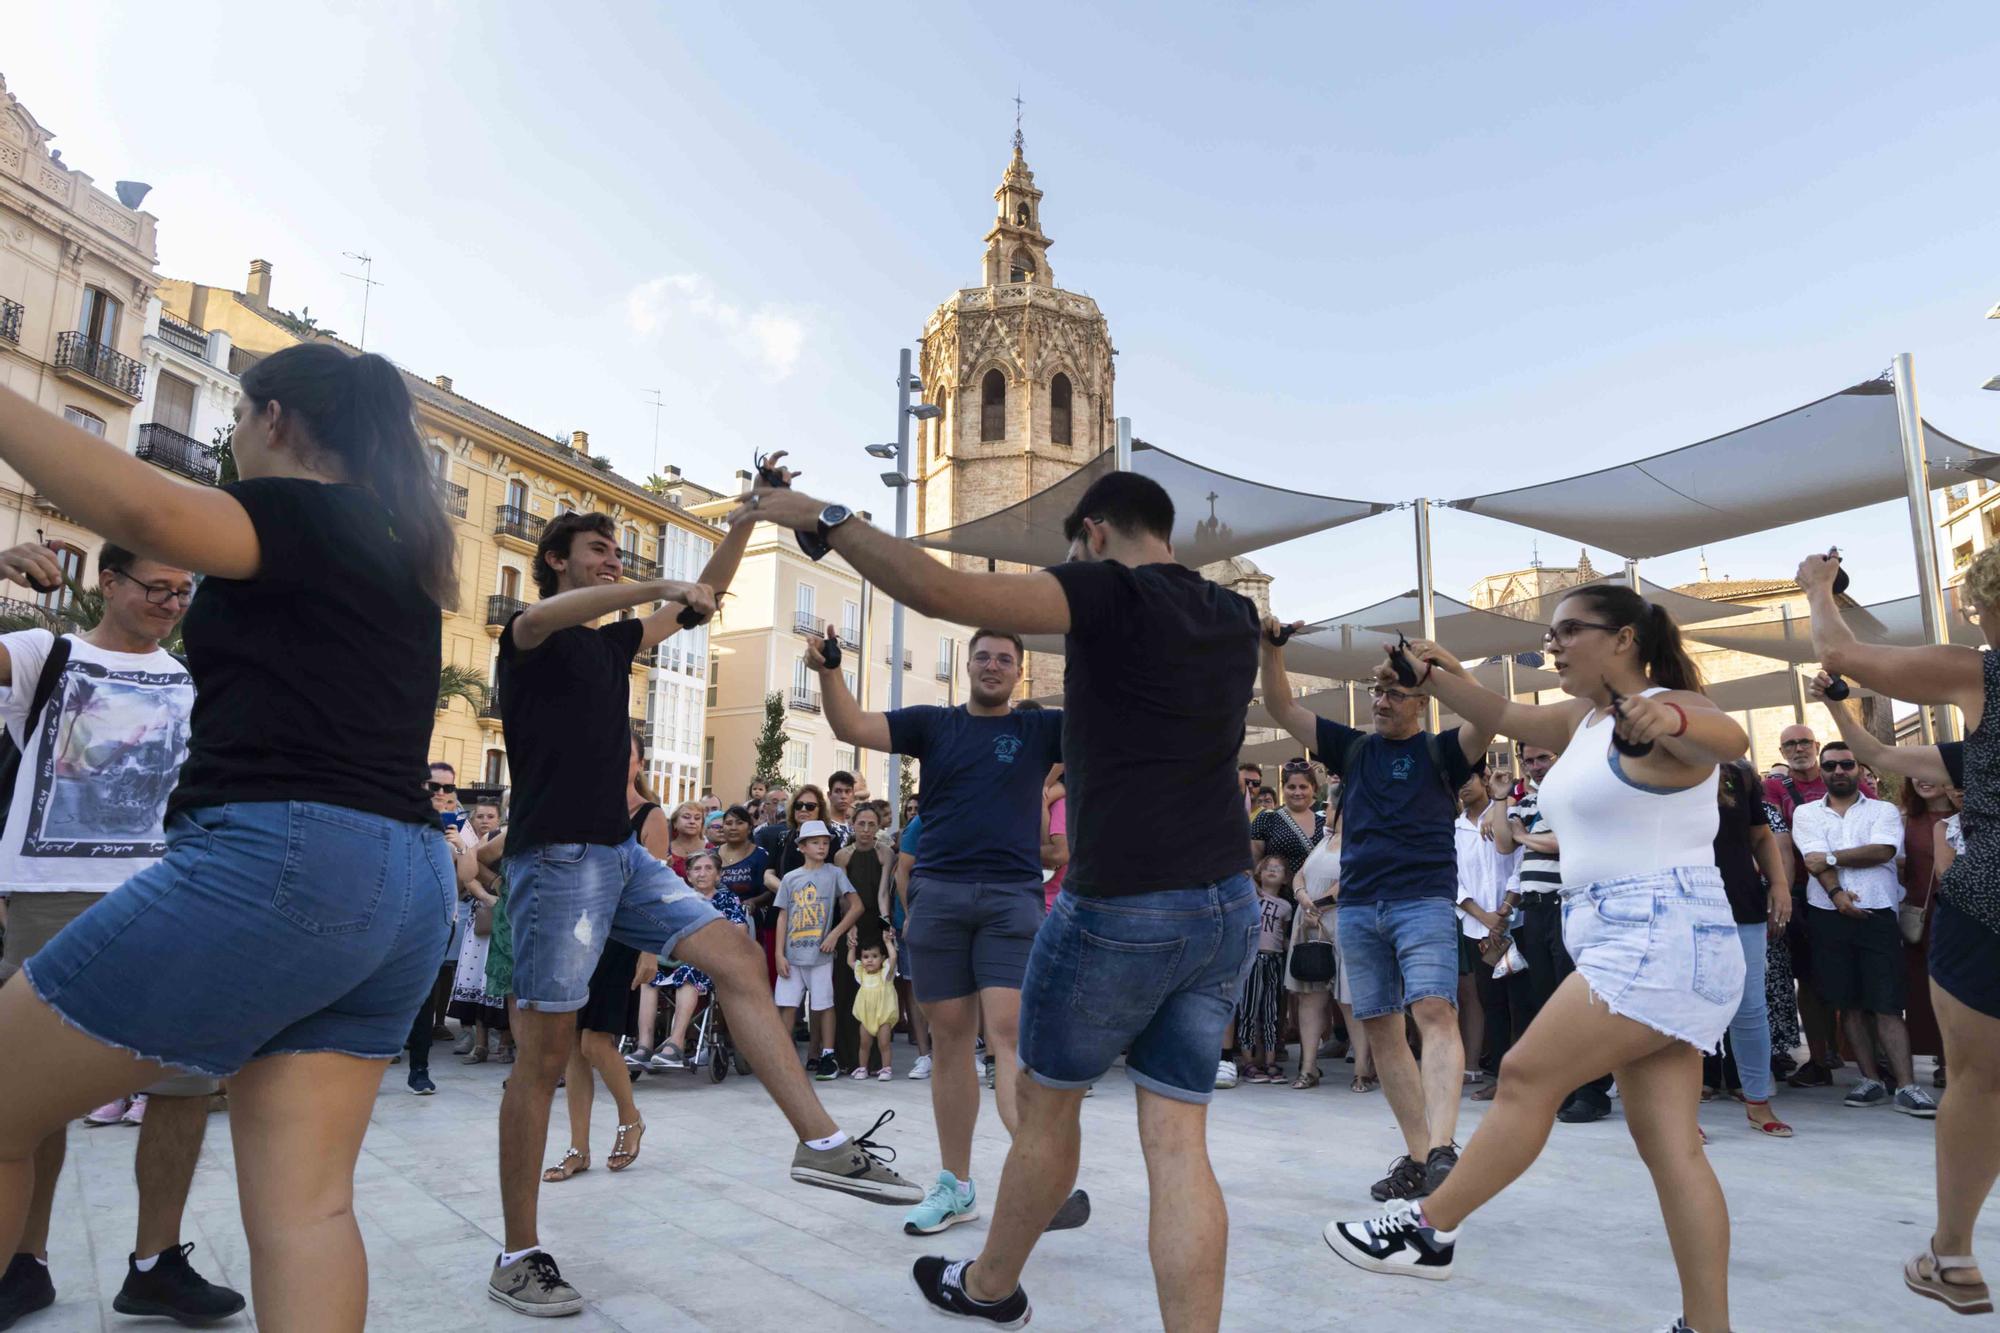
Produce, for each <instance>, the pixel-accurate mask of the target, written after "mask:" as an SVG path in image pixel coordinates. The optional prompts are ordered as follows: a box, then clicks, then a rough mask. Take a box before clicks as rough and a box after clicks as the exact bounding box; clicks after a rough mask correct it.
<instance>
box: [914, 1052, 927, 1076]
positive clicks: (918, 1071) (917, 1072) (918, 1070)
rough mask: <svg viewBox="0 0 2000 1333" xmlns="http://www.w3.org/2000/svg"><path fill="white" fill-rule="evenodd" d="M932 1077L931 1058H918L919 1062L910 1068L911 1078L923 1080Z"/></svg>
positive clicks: (925, 1056) (921, 1056)
mask: <svg viewBox="0 0 2000 1333" xmlns="http://www.w3.org/2000/svg"><path fill="white" fill-rule="evenodd" d="M930 1076H931V1058H930V1057H929V1056H928V1055H920V1056H918V1057H917V1062H916V1063H915V1064H913V1065H911V1066H910V1077H911V1078H917V1079H923V1078H929V1077H930Z"/></svg>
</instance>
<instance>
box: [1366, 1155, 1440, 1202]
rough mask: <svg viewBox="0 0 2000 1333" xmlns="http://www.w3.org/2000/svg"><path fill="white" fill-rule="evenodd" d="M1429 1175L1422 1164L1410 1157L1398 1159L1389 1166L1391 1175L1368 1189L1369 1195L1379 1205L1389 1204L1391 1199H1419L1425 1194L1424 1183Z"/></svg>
mask: <svg viewBox="0 0 2000 1333" xmlns="http://www.w3.org/2000/svg"><path fill="white" fill-rule="evenodd" d="M1428 1178H1429V1173H1428V1172H1427V1171H1426V1170H1425V1169H1424V1167H1423V1165H1422V1163H1419V1162H1413V1161H1411V1160H1410V1159H1409V1158H1408V1157H1398V1158H1397V1159H1396V1160H1395V1161H1393V1162H1391V1163H1390V1164H1389V1174H1388V1175H1386V1176H1384V1177H1382V1178H1381V1179H1380V1180H1378V1181H1376V1182H1375V1183H1374V1184H1373V1185H1370V1186H1369V1187H1368V1193H1369V1194H1370V1195H1371V1196H1372V1197H1373V1198H1374V1199H1375V1201H1376V1202H1377V1203H1387V1202H1388V1201H1389V1200H1391V1199H1418V1198H1422V1197H1423V1194H1424V1181H1425V1180H1427V1179H1428Z"/></svg>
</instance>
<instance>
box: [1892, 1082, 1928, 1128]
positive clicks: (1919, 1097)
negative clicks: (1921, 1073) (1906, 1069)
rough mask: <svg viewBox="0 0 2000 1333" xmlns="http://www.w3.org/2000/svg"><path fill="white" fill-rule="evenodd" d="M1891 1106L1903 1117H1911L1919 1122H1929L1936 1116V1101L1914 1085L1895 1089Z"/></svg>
mask: <svg viewBox="0 0 2000 1333" xmlns="http://www.w3.org/2000/svg"><path fill="white" fill-rule="evenodd" d="M1891 1105H1892V1106H1893V1108H1894V1109H1895V1110H1898V1111H1901V1112H1902V1113H1903V1114H1904V1115H1913V1116H1916V1117H1917V1118H1918V1119H1920V1120H1930V1119H1933V1118H1935V1117H1936V1115H1937V1100H1936V1099H1935V1098H1933V1097H1932V1096H1931V1095H1930V1094H1929V1093H1928V1092H1925V1091H1924V1090H1923V1089H1922V1088H1920V1087H1918V1086H1917V1085H1916V1084H1914V1083H1912V1084H1910V1085H1909V1086H1907V1087H1902V1088H1898V1089H1896V1097H1895V1100H1894V1102H1892V1103H1891Z"/></svg>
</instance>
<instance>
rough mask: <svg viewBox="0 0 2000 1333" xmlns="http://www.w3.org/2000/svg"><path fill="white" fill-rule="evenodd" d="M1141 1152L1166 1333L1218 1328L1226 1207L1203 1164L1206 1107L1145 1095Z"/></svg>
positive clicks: (1205, 1159) (1149, 1230)
mask: <svg viewBox="0 0 2000 1333" xmlns="http://www.w3.org/2000/svg"><path fill="white" fill-rule="evenodd" d="M1138 1094H1139V1146H1140V1148H1141V1149H1143V1150H1144V1152H1145V1154H1146V1185H1147V1193H1148V1195H1149V1205H1150V1206H1149V1209H1148V1216H1147V1228H1146V1249H1147V1252H1148V1253H1149V1254H1150V1255H1151V1256H1152V1260H1153V1286H1154V1289H1155V1290H1156V1292H1157V1293H1158V1296H1159V1301H1160V1324H1161V1326H1162V1327H1163V1328H1164V1329H1165V1330H1166V1333H1197V1331H1200V1333H1206V1331H1207V1330H1210V1329H1214V1328H1216V1327H1218V1326H1219V1325H1220V1324H1221V1322H1222V1281H1223V1268H1224V1264H1225V1262H1226V1261H1227V1259H1228V1257H1229V1207H1228V1205H1227V1204H1225V1203H1224V1202H1223V1199H1222V1189H1221V1187H1220V1186H1219V1185H1217V1184H1216V1181H1215V1170H1214V1168H1213V1167H1212V1166H1210V1165H1209V1161H1208V1107H1207V1106H1205V1105H1203V1104H1200V1103H1196V1102H1177V1101H1174V1100H1172V1099H1171V1098H1167V1097H1162V1096H1160V1095H1159V1094H1158V1093H1155V1092H1150V1091H1148V1090H1147V1089H1145V1088H1140V1089H1139V1090H1138Z"/></svg>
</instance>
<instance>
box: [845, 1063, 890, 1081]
mask: <svg viewBox="0 0 2000 1333" xmlns="http://www.w3.org/2000/svg"><path fill="white" fill-rule="evenodd" d="M882 1072H883V1073H885V1074H886V1073H888V1072H889V1071H888V1070H886V1069H885V1070H883V1071H882ZM848 1077H849V1078H856V1079H865V1078H867V1077H868V1066H867V1065H856V1066H854V1072H853V1073H852V1074H849V1075H848Z"/></svg>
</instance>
